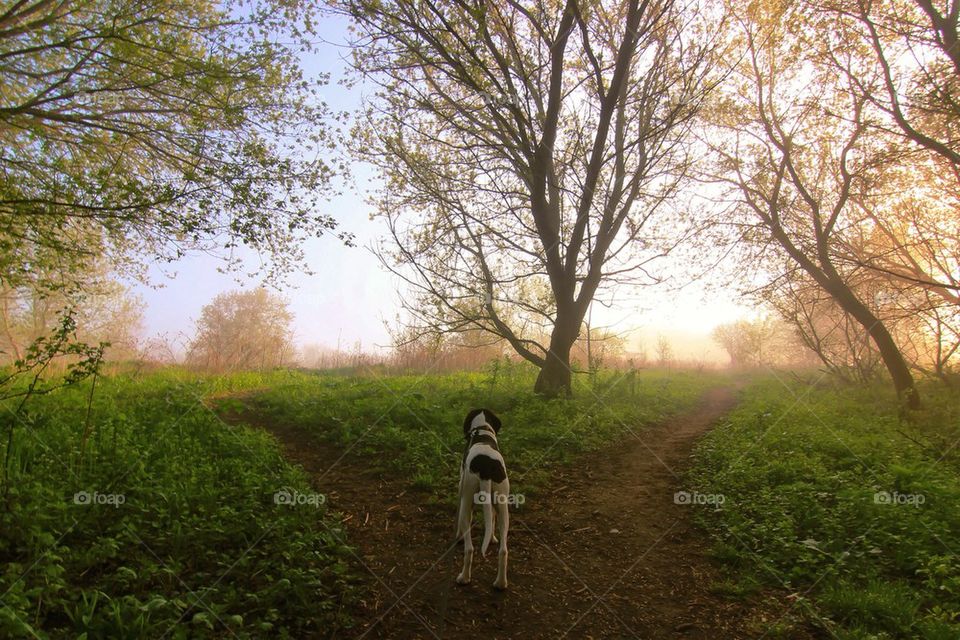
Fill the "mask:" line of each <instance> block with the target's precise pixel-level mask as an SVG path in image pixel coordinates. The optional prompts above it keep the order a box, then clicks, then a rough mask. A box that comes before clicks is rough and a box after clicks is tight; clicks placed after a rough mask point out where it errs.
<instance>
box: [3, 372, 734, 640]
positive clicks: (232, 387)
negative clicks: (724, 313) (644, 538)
mask: <svg viewBox="0 0 960 640" xmlns="http://www.w3.org/2000/svg"><path fill="white" fill-rule="evenodd" d="M718 381H719V378H718V376H716V375H713V374H695V373H683V372H654V371H641V372H636V373H633V374H626V375H620V374H605V375H600V376H597V377H594V378H588V379H583V380H579V381H578V383H577V385H578V388H577V396H576V397H575V398H574V399H573V400H553V401H543V400H541V399H539V398H537V397H536V396H534V395H533V394H532V392H531V388H532V385H533V373H532V371H530V370H529V369H528V368H525V367H518V366H515V365H512V364H504V363H503V362H500V363H497V364H495V365H491V367H490V369H489V370H488V371H486V372H484V373H475V374H467V373H464V374H453V375H443V376H439V375H436V376H415V375H410V376H390V377H385V376H381V375H377V374H371V375H367V376H360V377H350V376H346V375H330V374H310V373H301V372H283V371H280V372H274V373H270V374H263V375H260V374H238V375H232V376H222V377H201V376H197V375H193V374H190V373H186V372H183V371H177V370H168V371H161V372H159V373H153V374H150V375H145V376H133V375H116V376H111V377H106V378H101V379H99V380H98V381H97V384H96V387H95V389H91V383H90V382H89V381H88V382H87V383H84V384H81V385H78V386H76V387H72V388H67V389H64V390H61V391H59V392H56V393H53V394H51V395H49V396H44V397H38V398H34V399H32V400H31V401H30V403H29V404H28V405H27V406H26V408H25V410H24V411H22V412H21V413H20V414H19V415H15V414H14V408H15V405H9V406H7V407H6V408H5V409H4V410H3V411H2V412H0V421H2V422H0V424H2V428H3V431H2V433H3V434H4V437H3V439H2V441H0V459H2V460H4V461H5V463H6V464H5V467H4V478H3V487H2V494H0V637H39V638H102V637H110V638H139V637H156V638H159V637H170V638H180V637H206V636H210V637H223V636H225V635H226V636H229V637H234V636H236V637H239V638H248V637H249V638H257V637H278V638H283V637H303V636H305V635H309V634H311V633H313V632H315V631H316V630H318V629H321V630H323V632H325V633H328V634H331V635H332V634H334V633H335V632H336V631H337V629H342V628H344V627H347V626H349V625H350V624H351V620H350V619H349V610H350V608H351V604H352V603H353V602H355V601H356V599H357V598H359V597H361V596H362V594H360V593H359V588H358V586H357V584H356V581H355V576H356V575H357V573H356V571H357V566H356V563H355V562H354V561H355V557H354V556H353V555H352V551H351V550H350V549H349V548H348V547H347V546H346V544H345V543H346V542H348V541H345V540H344V538H343V536H342V532H341V531H340V530H339V529H338V527H337V522H338V520H337V518H336V514H333V513H329V512H328V511H327V510H326V508H325V506H324V505H323V504H320V501H319V500H314V501H312V502H307V503H305V504H298V505H296V506H291V505H289V504H278V503H277V495H278V492H286V494H285V495H288V496H289V495H293V494H296V495H299V496H301V497H303V496H307V497H310V496H315V495H317V494H313V493H311V492H312V491H314V489H312V488H311V487H310V485H309V483H308V482H307V478H306V477H305V476H304V474H303V473H302V472H301V471H300V470H299V469H297V468H294V467H292V466H291V465H290V464H288V463H286V462H285V461H284V460H283V459H282V457H281V455H280V452H279V449H278V446H277V444H276V442H275V441H274V440H273V439H272V438H271V437H270V436H268V435H267V434H265V433H264V432H263V431H261V430H259V429H255V428H247V427H229V426H227V425H225V424H224V423H223V422H221V421H220V420H219V419H218V417H217V415H216V414H215V412H214V411H212V410H211V408H210V406H209V405H211V404H215V403H221V404H226V405H229V404H230V403H236V402H242V403H252V404H254V405H255V406H256V407H257V408H258V410H259V411H261V412H262V413H263V415H264V416H265V417H266V418H267V419H271V420H282V421H287V422H289V423H292V424H296V425H299V426H302V427H303V428H305V429H309V430H310V431H312V432H314V433H316V435H317V437H319V438H323V439H326V440H329V441H331V442H336V443H338V444H340V445H343V446H344V447H345V448H346V447H351V448H352V452H353V453H352V454H353V455H357V456H367V455H368V454H370V453H371V452H387V453H388V455H384V456H378V457H377V459H382V460H384V461H385V462H384V464H385V465H386V466H387V468H388V470H397V471H399V470H403V471H407V472H411V471H412V472H413V477H415V479H416V483H417V485H418V486H420V487H422V488H423V489H424V490H426V491H428V492H431V493H437V490H438V489H441V488H442V489H443V490H444V491H446V490H448V489H449V488H450V487H451V486H453V485H455V483H456V477H457V469H456V467H457V464H458V457H459V455H460V454H461V447H462V434H461V431H460V425H461V423H462V419H463V415H464V414H465V412H466V411H467V410H468V409H469V408H471V407H472V406H475V405H477V404H483V405H486V406H488V407H490V408H494V409H495V410H496V411H497V412H498V413H499V414H500V415H501V417H502V418H503V421H504V425H505V426H504V430H503V434H502V435H503V441H504V444H505V446H507V447H509V451H510V463H511V479H512V480H513V481H514V484H515V487H516V489H517V490H521V491H534V490H535V489H536V486H537V484H538V483H539V482H540V481H541V480H542V479H543V477H544V476H545V474H546V469H547V468H548V467H549V465H551V464H556V463H559V462H563V461H566V460H569V459H570V458H571V457H573V456H574V455H576V454H577V453H578V452H580V451H584V450H588V449H591V448H596V447H599V446H601V445H603V444H605V443H607V442H610V441H612V440H615V439H617V438H620V437H623V436H624V435H625V434H626V432H627V428H628V427H629V428H630V429H639V428H642V426H643V425H644V424H648V423H650V422H653V421H656V420H658V419H660V418H661V417H663V416H665V415H667V414H669V413H673V412H676V411H680V410H682V409H684V408H687V407H689V406H691V405H692V404H693V403H694V402H695V401H696V399H697V398H698V397H699V395H700V394H701V392H702V391H703V390H704V389H705V388H707V387H708V386H710V385H713V384H716V383H717V382H718ZM91 391H92V393H91ZM238 398H242V399H238ZM11 428H13V440H12V442H13V446H12V447H8V446H7V444H6V436H7V434H9V433H10V429H11ZM446 493H447V494H449V491H446Z"/></svg>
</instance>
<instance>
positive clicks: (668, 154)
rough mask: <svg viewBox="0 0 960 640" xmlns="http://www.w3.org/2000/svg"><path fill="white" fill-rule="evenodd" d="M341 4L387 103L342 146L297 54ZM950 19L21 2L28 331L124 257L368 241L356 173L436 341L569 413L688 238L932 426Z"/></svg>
mask: <svg viewBox="0 0 960 640" xmlns="http://www.w3.org/2000/svg"><path fill="white" fill-rule="evenodd" d="M324 12H333V13H336V14H340V15H344V16H347V17H349V19H350V20H351V21H352V25H353V32H352V33H353V34H354V38H353V41H352V42H351V45H352V58H351V60H350V65H351V67H352V69H353V72H354V73H355V74H356V75H355V77H356V78H357V79H362V80H363V81H364V82H366V83H368V84H367V86H370V87H373V91H372V92H371V94H370V95H369V97H368V99H367V102H366V104H365V107H364V109H363V110H362V111H361V112H360V113H359V114H356V117H355V118H354V120H353V129H352V131H351V135H349V136H344V137H341V136H340V135H339V132H340V127H339V125H340V124H342V123H343V122H344V119H343V114H338V113H335V112H333V111H331V110H330V109H329V108H328V107H327V106H326V105H325V104H324V103H323V101H322V100H321V99H320V97H319V95H318V93H317V88H318V86H320V85H322V84H323V82H325V81H326V78H324V77H322V78H320V79H319V80H310V79H307V78H305V77H304V75H303V71H302V69H301V68H300V66H299V62H298V59H299V55H300V54H301V53H302V52H304V51H307V50H309V49H310V48H311V46H312V41H313V38H314V37H315V31H316V29H315V25H316V24H317V21H318V20H322V19H324ZM958 18H960V2H958V1H957V0H949V1H943V2H933V1H932V0H890V1H888V2H878V1H876V0H800V1H796V2H786V1H776V0H774V1H771V2H767V1H763V2H761V1H757V2H750V3H746V4H744V3H738V2H733V1H732V0H700V1H699V2H693V3H679V2H675V1H673V0H623V1H620V2H614V3H589V2H582V1H580V0H557V1H552V2H546V3H544V2H535V3H527V2H520V1H518V0H510V1H508V2H489V1H484V0H425V1H418V2H412V1H411V0H376V1H373V0H333V1H332V2H330V3H329V4H328V5H327V6H325V7H322V8H318V7H317V6H315V5H314V3H309V2H298V1H293V2H287V1H285V2H274V1H270V0H258V1H255V2H253V3H249V2H240V1H239V0H227V1H226V2H223V3H220V4H216V5H214V4H209V3H200V4H194V3H179V2H167V1H166V0H163V1H160V2H150V3H146V2H140V1H139V0H113V1H110V2H107V1H104V0H81V1H79V2H49V1H48V0H33V1H23V2H15V3H13V4H11V5H9V6H8V7H6V8H4V9H2V10H0V76H2V78H3V80H4V91H3V92H0V135H2V136H3V143H4V145H3V146H4V151H3V153H2V154H0V169H2V171H0V281H2V282H0V284H2V291H3V292H4V295H5V298H4V299H5V300H8V301H9V300H15V299H16V300H20V301H21V302H20V303H18V304H14V305H13V307H16V309H17V311H16V313H14V312H12V311H10V312H6V313H5V315H4V321H5V323H6V326H7V331H8V333H9V332H11V331H15V330H16V331H19V329H14V327H15V326H17V325H18V323H20V324H22V323H23V322H25V320H24V318H25V317H26V316H24V313H25V312H24V309H28V308H30V309H33V308H34V307H36V305H34V307H30V305H28V304H26V303H25V302H23V301H24V300H25V299H26V298H25V297H24V296H25V295H26V293H25V292H27V293H29V294H30V295H32V293H30V292H36V293H38V294H39V297H38V298H37V299H42V298H44V297H45V296H52V295H54V294H56V295H63V296H64V298H65V303H66V304H65V307H66V308H69V309H71V310H70V311H69V312H68V314H67V315H66V316H65V318H66V319H67V320H70V322H65V324H63V325H62V326H64V327H70V326H72V325H71V322H72V321H73V320H72V319H73V318H74V316H75V315H76V313H77V312H76V310H75V309H72V307H73V306H74V303H73V300H81V299H82V298H83V297H84V295H85V290H88V289H91V288H92V285H91V283H92V282H93V281H95V280H96V278H90V277H89V275H90V274H91V273H96V272H97V270H98V269H102V268H103V267H102V266H101V265H102V264H106V265H107V268H109V269H111V270H113V271H114V272H117V273H120V274H123V275H125V276H130V277H134V278H136V277H144V276H143V272H144V267H145V265H147V264H149V263H150V262H155V261H174V260H176V259H178V258H179V257H181V256H183V255H184V254H186V253H189V252H197V251H201V252H208V253H213V254H215V255H218V256H220V257H221V258H222V259H223V260H224V261H225V266H226V267H227V268H231V267H234V268H236V267H237V266H238V265H239V263H238V255H239V250H240V249H241V248H242V247H248V248H250V249H252V250H253V251H255V252H258V253H260V254H261V255H263V256H264V258H265V259H264V261H263V263H262V264H263V265H265V266H264V268H263V269H262V275H264V276H266V277H268V278H274V279H276V278H282V276H283V275H284V274H285V273H289V271H290V270H292V269H295V268H298V267H299V266H300V265H302V262H303V258H304V256H303V254H302V249H301V247H302V241H303V239H304V238H306V237H309V236H315V235H321V234H331V233H332V234H335V235H338V236H339V237H340V238H341V240H342V241H344V242H347V243H350V242H351V238H350V237H349V236H348V235H346V234H343V233H342V232H338V231H337V224H336V220H334V219H333V218H332V217H331V216H330V215H328V214H326V213H324V210H323V207H322V206H321V204H320V202H321V200H322V198H323V197H324V196H326V195H328V194H329V193H331V192H332V191H333V189H334V183H335V179H336V177H337V176H338V175H343V174H345V172H346V163H347V162H348V161H354V160H362V161H365V162H369V163H372V164H373V165H375V166H376V167H377V168H378V169H379V170H380V173H381V175H382V177H383V188H382V190H381V191H379V192H378V193H376V194H374V197H373V200H374V206H375V210H376V214H377V215H379V216H380V217H381V218H382V219H383V220H384V221H385V222H386V226H387V229H388V237H387V238H385V239H384V240H383V242H382V243H381V244H380V245H379V247H378V256H379V258H380V260H381V262H382V264H383V265H385V266H386V267H387V268H388V269H390V270H391V271H393V272H394V273H396V274H397V275H399V276H400V277H401V279H402V280H403V281H404V282H405V283H406V284H407V286H408V287H409V290H410V295H408V296H406V298H405V306H406V308H405V312H406V317H407V326H408V329H409V331H410V332H412V333H411V336H413V337H414V338H417V339H419V338H421V337H422V338H424V339H430V337H431V336H433V337H437V336H444V335H449V334H465V335H472V334H475V333H477V332H479V334H485V335H489V336H491V339H496V340H503V341H505V342H506V344H509V345H510V348H511V349H512V350H513V351H514V352H515V353H516V354H518V355H519V356H520V357H522V358H524V359H526V360H528V361H530V362H531V363H533V364H534V365H536V366H537V367H538V368H539V370H540V375H539V377H538V378H537V382H536V390H537V391H538V392H540V393H543V394H545V395H558V394H566V393H569V392H570V389H571V375H572V371H573V367H572V357H571V354H572V353H573V352H574V351H575V345H576V344H577V342H578V340H580V339H581V337H582V335H583V333H584V330H585V328H586V327H589V317H590V309H591V305H592V304H594V303H595V302H596V301H599V302H605V301H610V300H613V299H614V298H616V296H617V295H618V294H619V292H621V291H623V290H624V288H625V287H631V288H634V287H642V286H644V285H651V284H657V283H660V282H662V281H663V280H665V279H666V278H667V276H668V274H666V273H664V272H663V268H662V265H663V264H666V263H664V258H665V257H667V256H669V255H670V254H671V253H672V252H675V251H676V250H677V248H678V247H682V246H689V245H691V243H692V244H693V245H694V246H697V247H699V248H700V249H699V250H700V252H701V253H702V254H704V255H706V256H707V257H708V259H705V260H704V262H705V264H704V265H702V266H704V267H705V268H707V267H709V266H710V265H709V263H710V260H712V258H710V255H711V254H712V252H713V251H719V252H720V254H722V255H721V256H720V257H723V256H726V259H727V261H728V262H729V260H730V258H731V256H732V257H733V259H734V260H738V262H737V263H736V264H739V265H740V266H741V267H742V268H741V269H740V271H741V272H742V275H743V278H744V280H743V281H744V282H749V283H750V286H751V292H752V293H753V295H754V296H755V298H756V299H757V300H759V301H762V302H763V303H764V304H765V305H768V307H769V308H771V309H773V310H775V311H776V312H777V313H778V314H779V315H780V316H781V317H782V318H783V319H785V320H786V321H788V322H790V323H791V324H792V325H793V326H794V327H795V329H796V331H797V335H799V336H800V339H801V340H802V341H803V343H804V344H806V345H807V346H808V347H810V349H811V350H812V351H813V352H814V353H815V354H816V356H817V357H818V358H819V359H820V361H821V362H822V363H823V364H824V365H825V366H827V367H834V368H837V367H836V366H835V365H836V363H838V362H840V361H841V360H843V367H847V366H848V362H847V361H848V360H849V359H845V358H846V356H843V357H841V356H840V355H838V353H839V352H838V349H837V347H836V344H837V341H838V340H841V341H842V340H844V339H845V340H846V342H847V348H848V349H855V348H859V349H860V351H859V352H858V353H859V355H858V356H856V357H855V358H854V360H853V362H854V366H857V367H859V366H860V365H861V364H863V365H864V367H865V368H866V369H869V368H870V366H869V358H873V359H874V360H875V361H876V362H877V363H882V366H883V368H884V370H885V371H886V373H887V374H888V375H889V377H890V379H891V381H892V383H893V385H894V386H895V388H896V390H897V392H898V394H899V395H900V397H901V398H902V400H903V402H904V403H905V404H906V405H908V406H911V407H916V406H918V405H919V402H920V397H919V393H918V391H917V385H916V382H915V380H914V376H915V375H916V374H917V372H920V373H922V374H932V375H936V376H939V377H940V378H941V379H944V380H949V377H950V373H951V371H952V370H953V369H955V364H954V363H955V361H956V360H955V358H956V353H957V350H958V343H960V336H958V303H960V253H958V232H960V229H958V225H960V222H958V220H960V216H957V215H956V212H957V211H958V205H960V138H958V133H957V132H958V131H960V126H958V114H960V106H958V105H960V96H958V91H960V44H958V35H957V34H958ZM341 151H342V152H343V153H340V152H341ZM720 257H718V258H717V259H718V260H719V259H720ZM758 283H759V284H758ZM51 299H52V298H51ZM221 302H223V303H224V304H228V303H230V304H232V302H229V301H221ZM233 302H237V303H238V302H239V301H237V300H234V301H233ZM13 307H10V306H9V305H8V307H7V308H8V310H9V309H13ZM101 319H102V318H101ZM281 320H282V319H281ZM41 324H43V323H41ZM46 324H50V323H49V322H47V323H46ZM587 330H589V329H587ZM74 333H76V332H74ZM842 336H846V338H843V337H842ZM38 339H40V338H38ZM74 339H75V340H76V341H80V337H79V336H77V335H74ZM858 345H859V346H858ZM38 353H39V352H38ZM44 353H46V352H44ZM91 353H93V352H91ZM921 353H922V356H921V355H918V354H921ZM14 356H15V357H14V361H15V362H21V363H22V364H23V365H24V366H26V364H27V360H29V358H27V357H26V354H21V356H23V357H19V358H18V357H16V354H14ZM198 357H200V356H198ZM202 357H205V358H207V359H214V358H218V357H227V354H225V353H223V352H222V351H218V350H216V349H214V350H210V351H209V352H208V353H207V354H206V355H205V356H202ZM874 368H875V367H874Z"/></svg>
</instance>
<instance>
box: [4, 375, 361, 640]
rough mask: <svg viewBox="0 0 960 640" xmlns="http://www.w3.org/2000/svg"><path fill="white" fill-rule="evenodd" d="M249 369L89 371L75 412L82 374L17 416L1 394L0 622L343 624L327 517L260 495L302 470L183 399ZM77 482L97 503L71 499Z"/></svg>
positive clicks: (242, 631) (72, 633) (179, 628)
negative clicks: (99, 375) (4, 475)
mask: <svg viewBox="0 0 960 640" xmlns="http://www.w3.org/2000/svg"><path fill="white" fill-rule="evenodd" d="M260 382H262V380H261V379H260V378H259V377H257V376H234V377H232V378H230V379H220V380H204V379H200V378H197V377H195V376H189V375H183V374H178V373H176V372H169V373H162V374H159V375H152V376H149V377H147V378H146V379H143V380H132V379H129V378H123V377H118V378H108V379H101V380H100V381H99V382H98V386H97V390H96V393H95V394H94V395H93V403H92V406H91V412H90V419H89V422H88V420H87V398H88V394H89V390H90V387H89V383H88V384H85V385H82V386H79V387H76V388H71V389H65V390H62V391H60V392H58V393H55V394H52V395H50V396H46V397H42V398H37V399H35V400H32V401H31V403H30V404H29V405H28V408H29V411H28V412H27V413H25V414H24V415H21V416H20V417H19V418H18V419H17V418H15V417H14V416H13V415H12V413H10V412H8V411H6V410H0V411H2V417H0V419H2V421H3V434H4V439H3V444H2V448H0V456H2V457H0V459H5V458H6V434H7V433H8V431H7V430H8V429H9V427H10V424H11V422H13V424H14V426H15V428H16V431H15V432H14V446H13V448H12V449H11V451H10V460H9V466H8V467H7V471H8V474H9V479H8V482H7V486H6V487H5V489H4V490H3V492H2V493H0V637H9V638H20V637H40V638H48V637H49V638H141V637H154V638H159V637H162V636H164V635H165V634H166V633H167V632H168V631H169V635H168V636H167V637H170V638H182V637H205V636H215V637H224V636H228V637H239V638H256V637H268V636H269V637H280V638H282V637H302V636H303V635H306V634H309V633H313V632H316V631H317V630H321V631H328V632H329V631H331V630H336V629H338V628H343V627H344V625H346V624H348V622H349V621H348V620H347V619H346V616H345V614H344V613H343V612H342V609H343V608H344V607H347V606H348V605H349V604H350V602H351V601H352V599H353V598H354V595H355V588H354V587H352V586H351V584H352V579H351V577H350V574H349V568H350V565H349V560H350V555H349V552H348V551H347V549H346V548H345V547H344V546H343V544H342V543H341V540H342V538H340V537H339V536H340V535H341V534H340V533H339V532H338V531H337V530H336V526H335V524H334V521H333V520H332V518H331V517H330V515H328V514H327V512H326V510H325V509H323V508H322V507H320V508H314V507H312V506H297V507H293V506H284V505H277V504H275V501H274V499H273V495H274V493H275V492H277V491H278V490H281V489H283V488H288V490H296V491H300V492H301V493H308V492H310V491H311V489H310V487H309V485H308V483H307V479H306V477H305V476H304V474H303V473H302V472H301V471H300V470H298V469H297V468H294V467H293V466H291V465H289V464H287V463H286V462H285V461H284V460H283V459H282V458H281V456H280V452H279V449H278V447H277V445H276V443H275V441H274V440H273V439H272V438H271V437H269V436H267V435H266V434H264V433H263V432H262V431H259V430H255V429H248V428H228V427H226V426H225V425H223V424H222V423H221V422H220V421H219V420H218V419H217V418H216V417H215V416H214V415H213V413H212V412H211V411H210V410H208V409H207V408H206V407H205V406H204V405H203V404H202V403H200V402H199V401H198V400H199V399H200V398H202V397H203V396H204V395H206V394H208V393H211V392H213V391H223V390H229V389H231V388H242V387H246V386H251V385H255V384H258V383H260ZM87 425H89V426H90V427H91V430H90V432H89V436H88V438H87V442H86V445H85V447H83V449H84V451H83V454H82V455H81V441H82V434H83V432H84V430H85V428H86V427H87ZM78 492H88V493H89V494H90V495H91V496H92V494H94V492H96V493H97V494H99V495H100V496H103V497H101V498H99V500H104V501H107V502H108V503H104V504H93V502H95V501H96V500H98V499H96V498H92V499H90V500H89V504H76V503H75V499H74V496H75V494H77V493H78ZM111 496H121V497H119V498H114V497H111ZM121 500H122V504H116V503H117V502H119V501H121ZM110 503H113V504H110ZM227 628H229V631H227Z"/></svg>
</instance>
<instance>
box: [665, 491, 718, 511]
mask: <svg viewBox="0 0 960 640" xmlns="http://www.w3.org/2000/svg"><path fill="white" fill-rule="evenodd" d="M726 501H727V498H726V496H724V495H723V494H722V493H699V492H698V491H677V492H676V493H674V494H673V503H674V504H682V505H687V504H697V505H712V506H714V507H719V506H720V505H722V504H723V503H724V502H726Z"/></svg>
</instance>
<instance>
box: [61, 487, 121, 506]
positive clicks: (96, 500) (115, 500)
mask: <svg viewBox="0 0 960 640" xmlns="http://www.w3.org/2000/svg"><path fill="white" fill-rule="evenodd" d="M126 501H127V497H126V496H125V495H123V494H122V493H100V492H99V491H93V492H91V491H77V492H76V493H75V494H73V504H79V505H80V506H84V507H85V506H88V505H91V504H105V505H110V506H111V507H114V508H115V509H116V508H119V507H120V505H122V504H124V503H125V502H126Z"/></svg>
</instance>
